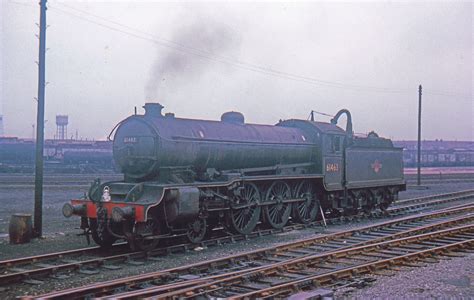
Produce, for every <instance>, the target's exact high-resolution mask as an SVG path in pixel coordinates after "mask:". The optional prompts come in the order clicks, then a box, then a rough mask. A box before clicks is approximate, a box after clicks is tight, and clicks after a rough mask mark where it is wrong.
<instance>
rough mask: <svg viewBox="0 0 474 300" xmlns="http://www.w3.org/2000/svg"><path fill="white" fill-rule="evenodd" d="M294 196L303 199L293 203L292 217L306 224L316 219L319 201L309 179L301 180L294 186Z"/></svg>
mask: <svg viewBox="0 0 474 300" xmlns="http://www.w3.org/2000/svg"><path fill="white" fill-rule="evenodd" d="M295 197H296V198H298V199H304V200H303V201H300V202H296V203H295V204H293V217H294V218H295V220H296V221H297V222H299V223H303V224H308V223H311V222H313V221H314V220H316V218H317V216H318V214H319V210H320V208H319V207H320V205H321V204H320V202H319V199H318V198H317V195H316V193H315V192H314V188H313V184H312V183H311V181H309V180H303V181H302V182H300V183H299V184H298V186H297V187H296V192H295Z"/></svg>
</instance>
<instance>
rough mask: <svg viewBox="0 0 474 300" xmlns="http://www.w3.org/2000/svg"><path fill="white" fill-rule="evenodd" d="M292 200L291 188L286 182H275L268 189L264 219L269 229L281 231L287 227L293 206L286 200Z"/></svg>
mask: <svg viewBox="0 0 474 300" xmlns="http://www.w3.org/2000/svg"><path fill="white" fill-rule="evenodd" d="M289 199H291V189H290V186H289V185H288V184H287V183H286V182H284V181H275V182H274V183H272V185H271V186H270V188H268V191H267V194H266V196H265V203H266V204H267V205H266V206H265V207H264V208H263V217H264V220H265V224H266V225H267V226H268V227H272V228H276V229H280V228H283V226H285V225H286V223H287V222H288V219H289V218H290V213H291V204H290V203H285V202H284V201H285V200H289Z"/></svg>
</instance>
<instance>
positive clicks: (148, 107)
mask: <svg viewBox="0 0 474 300" xmlns="http://www.w3.org/2000/svg"><path fill="white" fill-rule="evenodd" d="M143 108H144V109H145V116H148V117H163V115H162V114H161V110H162V109H163V108H164V106H163V105H161V104H160V103H151V102H148V103H145V105H144V106H143Z"/></svg>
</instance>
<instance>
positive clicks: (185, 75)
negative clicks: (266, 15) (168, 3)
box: [145, 20, 239, 100]
mask: <svg viewBox="0 0 474 300" xmlns="http://www.w3.org/2000/svg"><path fill="white" fill-rule="evenodd" d="M171 40H172V41H173V43H167V44H168V45H170V46H171V47H172V48H169V49H165V51H163V48H162V47H160V49H159V52H158V55H157V58H156V60H155V61H154V63H153V64H152V66H151V70H150V76H149V79H148V82H147V84H146V85H145V96H146V99H147V100H156V99H158V94H159V89H160V85H162V84H164V83H165V82H166V80H168V79H169V78H179V79H180V80H183V79H190V78H192V77H194V76H196V75H198V74H201V73H202V72H204V70H205V69H206V68H207V67H209V66H210V64H212V63H213V61H215V60H221V59H222V56H221V55H224V54H225V53H226V52H227V51H228V50H230V49H232V48H234V47H236V46H238V45H237V44H238V43H239V39H238V38H236V37H235V33H234V32H233V31H232V30H231V29H229V28H228V27H226V26H224V25H223V24H219V23H216V22H213V21H209V20H206V21H204V20H199V21H194V22H193V23H191V24H190V25H188V26H186V27H184V28H183V29H180V30H179V31H177V32H176V33H175V34H174V36H173V38H172V39H171Z"/></svg>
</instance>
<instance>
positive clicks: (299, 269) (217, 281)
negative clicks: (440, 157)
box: [113, 223, 474, 299]
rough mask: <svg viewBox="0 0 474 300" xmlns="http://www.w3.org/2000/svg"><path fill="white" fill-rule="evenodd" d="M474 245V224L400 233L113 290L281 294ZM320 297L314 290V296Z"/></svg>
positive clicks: (229, 296)
mask: <svg viewBox="0 0 474 300" xmlns="http://www.w3.org/2000/svg"><path fill="white" fill-rule="evenodd" d="M473 249H474V224H473V223H470V224H468V225H463V226H457V227H454V228H449V229H444V230H439V231H436V232H430V233H426V234H419V235H414V236H411V237H406V238H398V239H395V240H391V241H385V242H379V243H374V244H370V245H364V246H356V247H350V248H347V249H341V250H337V251H332V252H329V253H322V254H316V255H311V256H307V257H302V258H291V259H288V260H287V261H284V262H280V263H274V264H271V265H269V266H267V267H263V268H256V269H255V268H254V269H253V270H252V269H250V270H249V271H247V272H242V271H237V272H228V273H226V274H221V275H220V276H219V278H212V277H211V278H206V277H202V278H200V281H201V282H202V283H201V284H199V283H198V284H193V285H192V286H189V287H183V286H182V285H179V284H176V285H169V286H167V287H166V289H163V288H147V289H144V290H142V291H130V292H125V293H121V294H118V295H114V296H113V297H114V299H124V298H131V297H149V296H155V297H160V298H195V297H198V296H201V297H202V296H204V297H210V298H226V299H256V298H258V299H264V298H275V297H278V298H282V297H285V296H288V295H291V294H295V293H301V292H305V291H309V292H314V291H315V289H316V288H321V287H325V286H329V287H333V288H334V287H336V286H337V285H338V284H344V285H347V281H348V280H351V279H354V278H355V277H360V276H362V275H365V274H369V273H374V272H377V271H380V270H383V269H390V268H393V267H395V266H409V267H412V266H417V265H415V264H413V263H414V262H419V261H421V262H428V263H429V262H435V261H436V259H435V258H433V257H435V256H463V255H464V254H463V252H466V251H468V252H471V251H472V250H473ZM313 296H315V295H313Z"/></svg>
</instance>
